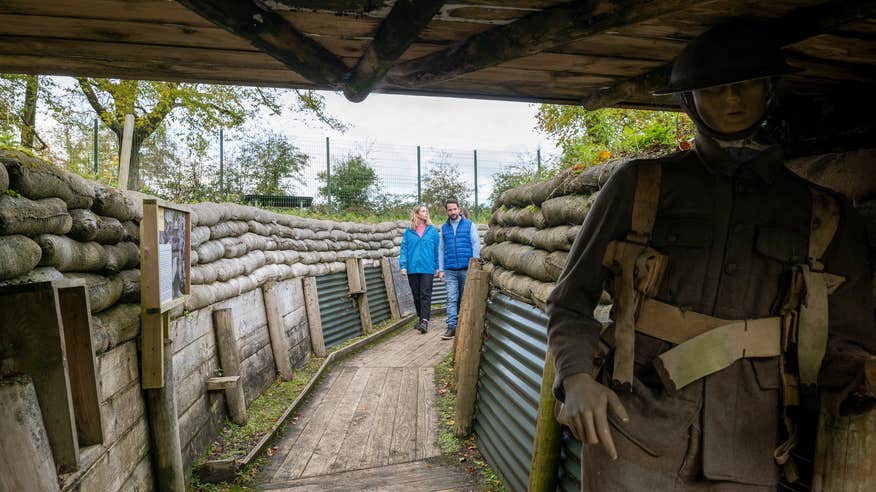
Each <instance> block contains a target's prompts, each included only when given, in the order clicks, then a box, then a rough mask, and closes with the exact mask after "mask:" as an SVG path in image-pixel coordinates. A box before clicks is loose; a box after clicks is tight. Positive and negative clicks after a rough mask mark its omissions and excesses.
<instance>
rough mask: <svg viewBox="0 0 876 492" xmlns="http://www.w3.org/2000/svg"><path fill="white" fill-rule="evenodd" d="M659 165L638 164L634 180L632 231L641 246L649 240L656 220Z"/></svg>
mask: <svg viewBox="0 0 876 492" xmlns="http://www.w3.org/2000/svg"><path fill="white" fill-rule="evenodd" d="M662 169H663V168H662V167H661V166H660V164H656V163H654V164H640V165H639V169H638V176H637V178H636V195H635V198H634V200H633V217H632V230H633V233H634V234H636V235H637V236H638V237H639V238H640V239H641V241H639V242H641V243H642V244H645V243H647V242H648V241H649V240H650V239H651V232H652V231H653V230H654V221H655V220H656V218H657V204H658V202H659V201H660V180H661V178H662Z"/></svg>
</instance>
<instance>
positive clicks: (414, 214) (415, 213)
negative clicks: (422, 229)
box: [411, 203, 432, 231]
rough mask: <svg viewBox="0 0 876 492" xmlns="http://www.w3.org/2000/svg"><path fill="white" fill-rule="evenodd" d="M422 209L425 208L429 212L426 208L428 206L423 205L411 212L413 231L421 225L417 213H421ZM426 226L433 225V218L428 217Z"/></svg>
mask: <svg viewBox="0 0 876 492" xmlns="http://www.w3.org/2000/svg"><path fill="white" fill-rule="evenodd" d="M421 208H425V209H426V210H428V208H426V205H423V204H422V203H421V204H419V205H417V206H416V207H414V209H413V210H411V230H412V231H416V230H417V226H418V225H420V224H419V222H418V221H417V212H419V211H420V209H421ZM426 225H432V218H431V217H426Z"/></svg>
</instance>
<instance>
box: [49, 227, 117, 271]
mask: <svg viewBox="0 0 876 492" xmlns="http://www.w3.org/2000/svg"><path fill="white" fill-rule="evenodd" d="M34 240H35V241H36V242H37V244H39V247H40V249H42V258H41V259H40V262H39V264H40V265H41V266H53V267H55V268H57V269H58V271H61V272H98V271H101V270H103V268H104V266H105V265H106V252H105V251H104V249H103V246H101V245H100V244H97V243H95V242H86V243H80V242H78V241H76V240H73V239H70V238H68V237H65V236H56V235H53V234H40V235H39V236H37V237H35V238H34Z"/></svg>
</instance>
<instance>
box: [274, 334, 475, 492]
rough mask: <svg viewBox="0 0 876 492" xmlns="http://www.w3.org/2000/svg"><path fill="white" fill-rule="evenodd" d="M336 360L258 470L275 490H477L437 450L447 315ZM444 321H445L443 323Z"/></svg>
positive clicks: (466, 476)
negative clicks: (422, 329)
mask: <svg viewBox="0 0 876 492" xmlns="http://www.w3.org/2000/svg"><path fill="white" fill-rule="evenodd" d="M432 325H433V327H432V329H431V330H430V331H429V332H428V333H426V334H425V335H423V334H420V333H419V332H418V331H416V330H414V329H412V328H403V330H404V331H403V332H402V333H400V334H399V335H397V336H394V337H392V338H391V339H390V340H388V341H386V342H383V343H381V344H379V345H377V346H375V347H372V348H370V349H368V350H366V351H365V352H363V353H360V354H358V355H356V356H354V357H352V358H350V359H348V360H346V361H343V362H341V363H340V364H338V365H336V366H335V367H334V368H333V369H332V370H331V372H330V373H329V374H328V375H327V376H326V377H325V379H324V380H323V382H322V383H321V384H320V387H319V389H317V390H316V391H315V392H314V394H313V395H312V396H311V398H310V400H309V401H308V402H307V403H306V404H305V406H304V408H302V410H301V413H300V414H299V416H298V419H297V421H296V423H295V424H294V425H290V426H289V428H288V430H287V431H286V435H285V436H283V437H282V438H281V440H280V441H279V443H278V444H277V448H276V451H275V452H274V455H273V457H272V458H271V462H270V464H269V465H267V466H266V467H265V469H264V470H263V471H262V474H261V479H260V480H261V485H260V486H259V487H260V488H262V489H271V490H295V491H299V490H300V491H311V490H355V489H367V490H472V489H476V485H475V483H474V482H473V481H472V478H471V477H469V476H468V474H466V473H465V471H464V470H462V469H461V467H456V466H448V465H445V464H442V463H441V460H440V459H439V458H438V457H439V456H440V455H441V451H440V449H439V448H438V445H437V440H438V414H437V412H436V410H435V383H434V377H435V366H436V365H437V364H438V363H439V362H441V360H442V359H443V358H444V357H445V356H446V355H447V354H448V353H449V352H450V350H451V348H452V347H453V343H452V342H451V341H447V340H441V338H440V336H441V333H442V331H443V326H444V318H443V317H441V318H435V319H433V323H432ZM439 327H440V328H441V329H439Z"/></svg>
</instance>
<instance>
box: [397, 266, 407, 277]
mask: <svg viewBox="0 0 876 492" xmlns="http://www.w3.org/2000/svg"><path fill="white" fill-rule="evenodd" d="M399 273H401V276H402V277H407V276H408V269H407V268H402V269H401V270H400V271H399Z"/></svg>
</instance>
